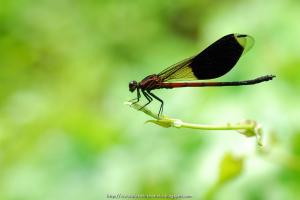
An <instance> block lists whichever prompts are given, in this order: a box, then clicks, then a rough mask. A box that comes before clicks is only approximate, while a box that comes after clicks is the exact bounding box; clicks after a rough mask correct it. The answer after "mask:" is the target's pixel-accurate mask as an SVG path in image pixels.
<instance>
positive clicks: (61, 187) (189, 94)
mask: <svg viewBox="0 0 300 200" xmlns="http://www.w3.org/2000/svg"><path fill="white" fill-rule="evenodd" d="M299 19H300V2H299V1H297V0H266V1H259V0H250V1H232V0H228V1H208V0H207V1H204V0H203V1H200V0H178V1H173V0H163V1H159V0H151V1H150V0H131V1H125V0H98V1H95V0H87V1H70V0H41V1H33V0H1V2H0V97H1V98H0V199H3V200H6V199H9V200H10V199H12V200H35V199H36V200H40V199H43V200H52V199H55V200H65V199H72V200H77V199H78V200H79V199H80V200H81V199H92V200H94V199H95V200H96V199H97V200H99V199H106V198H107V195H108V194H112V195H116V194H118V193H120V194H178V195H179V194H184V195H192V196H193V199H201V198H203V197H207V194H208V193H210V192H211V193H213V194H212V198H215V199H296V198H297V197H299V195H300V191H299V187H300V135H299V134H300V122H299V120H300V112H299V89H300V85H299V83H300V78H299V77H300V76H299V74H300V39H299V36H300V26H299ZM229 33H245V34H249V35H252V36H253V37H254V38H255V45H254V47H253V49H252V50H251V51H249V52H248V53H247V55H245V56H243V58H242V59H241V60H240V62H239V63H238V65H237V66H236V67H235V68H234V69H233V70H232V71H231V72H230V73H229V74H227V75H226V76H224V77H222V78H219V79H218V80H219V81H229V80H244V79H250V78H255V77H257V76H261V75H265V74H275V75H277V78H276V79H274V80H273V81H271V82H266V83H263V84H259V85H255V86H245V87H231V88H230V87H228V88H184V89H174V90H159V91H156V94H157V95H158V96H160V97H161V98H162V99H164V101H165V104H166V105H165V108H164V114H166V115H169V116H172V117H175V118H180V119H182V120H184V121H187V122H194V123H203V124H222V123H226V122H239V121H242V120H244V119H253V120H256V121H257V122H258V123H260V124H261V125H262V126H263V128H264V131H265V132H264V133H265V134H264V136H265V141H264V143H265V146H264V147H263V148H259V147H258V146H257V144H256V142H255V138H246V137H245V136H243V135H240V134H237V133H236V132H234V131H223V132H222V131H199V130H189V129H175V128H170V129H166V128H162V127H159V126H156V125H154V124H144V122H145V121H146V120H148V119H149V116H146V115H145V114H143V113H142V112H137V111H136V110H134V109H132V108H130V107H128V106H126V105H124V104H123V102H124V101H127V100H129V99H132V98H134V97H135V95H136V94H132V93H130V92H129V91H128V83H129V81H131V80H138V81H139V80H141V79H142V78H144V77H145V76H146V75H149V74H152V73H158V72H159V71H161V70H163V69H164V68H165V67H167V66H169V65H171V64H174V63H176V62H178V61H180V60H182V59H184V58H186V57H189V56H191V55H194V54H196V53H198V52H199V51H201V50H202V49H204V48H205V47H206V46H208V45H209V44H211V43H212V42H214V41H215V40H217V39H219V38H220V37H222V36H224V35H226V34H229ZM149 108H150V109H153V110H154V111H156V110H158V108H159V103H157V102H155V103H152V104H151V106H149ZM228 153H229V154H232V155H234V156H235V157H238V158H241V159H243V165H242V166H241V169H240V173H237V175H236V177H235V178H234V180H231V181H230V182H228V183H226V185H225V184H223V186H222V187H215V185H216V183H217V182H218V181H217V180H218V176H219V175H218V174H219V171H220V170H221V171H222V170H223V171H224V170H225V168H226V167H225V168H222V164H221V163H222V159H223V157H224V155H226V154H228ZM227 157H228V156H227ZM225 158H226V156H225ZM225 160H226V159H225ZM224 162H225V161H224ZM225 163H226V162H225ZM233 165H234V163H233ZM237 166H240V164H239V165H237ZM233 169H234V167H233ZM225 171H226V170H225ZM220 173H221V172H220ZM212 188H214V189H212ZM216 188H217V189H216Z"/></svg>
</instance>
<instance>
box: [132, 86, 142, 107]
mask: <svg viewBox="0 0 300 200" xmlns="http://www.w3.org/2000/svg"><path fill="white" fill-rule="evenodd" d="M140 98H141V93H140V88H137V97H136V98H134V99H131V100H130V101H131V102H132V104H136V103H137V102H139V101H140Z"/></svg>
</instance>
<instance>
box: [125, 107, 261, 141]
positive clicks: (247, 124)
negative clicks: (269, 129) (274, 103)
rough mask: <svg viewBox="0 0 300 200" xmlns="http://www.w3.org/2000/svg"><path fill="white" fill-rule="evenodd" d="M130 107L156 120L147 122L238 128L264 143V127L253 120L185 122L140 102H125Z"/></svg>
mask: <svg viewBox="0 0 300 200" xmlns="http://www.w3.org/2000/svg"><path fill="white" fill-rule="evenodd" d="M125 104H127V105H129V106H130V107H132V108H134V109H136V110H138V111H142V112H144V113H145V114H146V115H149V116H150V117H152V118H154V119H155V120H148V121H146V122H152V123H154V124H157V125H160V126H162V127H165V128H169V127H176V128H191V129H199V130H236V131H238V132H239V133H240V134H243V135H245V136H247V137H252V136H256V138H257V142H258V144H259V145H262V141H261V138H262V128H261V126H260V125H259V124H257V123H256V122H255V121H253V120H246V121H243V122H239V123H226V124H223V125H205V124H194V123H187V122H183V121H182V120H180V119H174V118H169V117H167V116H164V115H162V116H158V114H157V113H154V112H152V111H151V110H149V109H148V108H146V107H144V108H143V106H141V105H139V104H138V103H132V102H125Z"/></svg>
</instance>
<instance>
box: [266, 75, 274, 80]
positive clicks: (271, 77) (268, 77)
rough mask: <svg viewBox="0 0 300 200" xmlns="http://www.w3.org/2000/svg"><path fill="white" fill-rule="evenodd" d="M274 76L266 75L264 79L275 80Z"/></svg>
mask: <svg viewBox="0 0 300 200" xmlns="http://www.w3.org/2000/svg"><path fill="white" fill-rule="evenodd" d="M275 77H276V76H275V75H267V76H266V78H267V79H268V80H272V79H273V78H275Z"/></svg>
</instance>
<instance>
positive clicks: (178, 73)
mask: <svg viewBox="0 0 300 200" xmlns="http://www.w3.org/2000/svg"><path fill="white" fill-rule="evenodd" d="M253 44H254V39H253V38H252V37H251V36H248V35H241V34H229V35H226V36H224V37H222V38H221V39H219V40H217V41H216V42H214V43H213V44H211V45H210V46H209V47H207V48H206V49H204V50H203V51H202V52H200V53H199V54H198V55H196V56H193V57H191V58H188V59H185V60H183V61H181V62H179V63H177V64H175V65H172V66H170V67H169V68H167V69H165V70H163V71H162V72H160V73H159V74H158V75H159V77H160V78H161V79H162V81H164V82H171V81H176V80H205V79H213V78H218V77H220V76H223V75H224V74H226V73H227V72H229V71H230V70H231V69H232V68H233V67H234V65H235V64H236V63H237V61H238V60H239V58H240V57H241V56H242V55H243V54H244V53H245V52H247V51H248V50H249V49H250V48H251V47H252V46H253Z"/></svg>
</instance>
